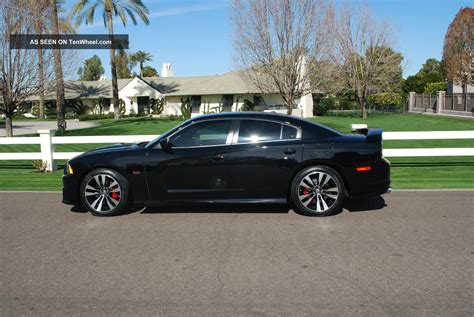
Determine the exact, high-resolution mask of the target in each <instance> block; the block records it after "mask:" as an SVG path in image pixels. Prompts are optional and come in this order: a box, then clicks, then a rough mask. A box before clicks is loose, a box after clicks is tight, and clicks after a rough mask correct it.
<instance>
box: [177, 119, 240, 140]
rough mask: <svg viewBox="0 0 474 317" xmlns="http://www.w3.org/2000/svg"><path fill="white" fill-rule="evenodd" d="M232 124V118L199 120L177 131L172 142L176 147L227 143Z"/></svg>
mask: <svg viewBox="0 0 474 317" xmlns="http://www.w3.org/2000/svg"><path fill="white" fill-rule="evenodd" d="M231 124H232V121H231V120H218V121H205V122H199V123H196V124H193V125H190V126H189V127H187V128H184V129H183V130H182V131H180V132H178V133H176V134H175V135H174V136H172V137H171V139H170V142H171V144H172V145H173V146H176V147H188V146H203V145H221V144H225V143H226V141H227V136H228V134H229V130H230V126H231Z"/></svg>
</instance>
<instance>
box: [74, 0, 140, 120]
mask: <svg viewBox="0 0 474 317" xmlns="http://www.w3.org/2000/svg"><path fill="white" fill-rule="evenodd" d="M98 7H102V10H103V18H104V26H105V27H107V30H108V32H109V36H110V38H111V39H112V38H113V34H114V29H113V18H114V16H115V17H117V16H118V17H119V18H120V20H121V21H122V23H123V25H124V26H125V25H126V24H127V20H128V18H127V15H128V16H129V17H130V19H131V20H132V22H133V24H134V25H136V24H137V19H136V17H135V14H137V15H138V16H139V17H140V18H141V19H142V21H143V22H144V23H145V24H146V25H148V24H149V21H148V13H149V12H148V9H147V7H146V6H145V5H144V4H143V3H142V1H141V0H77V2H76V3H75V4H74V6H73V8H72V10H71V15H70V17H74V16H75V17H76V25H77V26H78V25H80V24H81V22H82V20H83V19H84V18H85V19H86V20H85V21H86V24H92V23H93V22H94V13H95V12H96V11H97V8H98ZM110 68H111V71H112V96H113V104H114V117H115V120H119V119H120V112H119V97H118V83H117V69H116V62H115V48H114V46H113V45H112V46H111V47H110Z"/></svg>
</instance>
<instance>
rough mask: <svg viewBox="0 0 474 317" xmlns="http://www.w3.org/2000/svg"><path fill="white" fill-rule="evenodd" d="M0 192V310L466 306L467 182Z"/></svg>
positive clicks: (470, 247) (303, 311)
mask: <svg viewBox="0 0 474 317" xmlns="http://www.w3.org/2000/svg"><path fill="white" fill-rule="evenodd" d="M59 201H60V194H56V193H44V194H35V193H0V210H1V212H0V217H1V221H0V241H1V262H0V275H1V280H0V282H1V283H0V285H1V291H0V315H2V316H9V315H53V314H54V315H62V314H88V315H91V314H92V315H114V316H115V315H130V314H133V315H136V314H138V315H145V314H147V315H150V314H153V315H172V316H173V315H175V316H178V315H179V316H182V315H205V316H208V315H216V316H222V315H311V316H313V315H321V314H323V315H324V314H337V315H348V314H351V315H352V314H356V315H364V316H365V315H376V316H380V315H415V314H416V315H466V316H467V315H472V313H473V311H474V307H473V303H474V265H473V264H474V263H473V259H474V243H473V241H474V230H473V228H474V217H473V205H474V192H473V191H452V192H434V191H427V192H394V193H392V194H390V195H386V196H384V197H383V198H377V199H372V200H366V201H360V202H351V203H349V204H346V209H345V210H344V211H343V212H342V213H340V214H338V215H336V216H333V217H327V218H308V217H303V216H299V215H296V214H295V213H294V212H293V211H291V210H288V208H286V207H284V206H227V207H226V206H214V207H173V208H171V207H161V208H151V209H145V210H142V211H138V212H135V213H131V214H128V215H124V216H119V217H114V218H96V217H93V216H91V215H90V214H88V213H81V212H77V211H71V207H70V206H65V205H62V204H61V203H60V202H59Z"/></svg>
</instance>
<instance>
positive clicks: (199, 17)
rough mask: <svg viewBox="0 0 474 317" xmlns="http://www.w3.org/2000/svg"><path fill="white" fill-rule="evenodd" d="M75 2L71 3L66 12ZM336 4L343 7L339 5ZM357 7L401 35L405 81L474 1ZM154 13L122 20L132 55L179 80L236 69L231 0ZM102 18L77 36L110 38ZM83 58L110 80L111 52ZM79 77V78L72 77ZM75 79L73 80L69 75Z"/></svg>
mask: <svg viewBox="0 0 474 317" xmlns="http://www.w3.org/2000/svg"><path fill="white" fill-rule="evenodd" d="M74 2H75V0H66V3H65V9H66V10H67V9H68V8H70V7H71V6H72V4H73V3H74ZM336 2H338V3H340V1H339V0H336ZM352 2H354V3H357V4H365V5H368V6H369V7H370V8H371V10H372V12H373V14H374V16H375V17H376V18H377V19H379V20H388V21H389V22H390V23H391V25H392V26H393V27H394V29H395V30H396V34H397V35H396V39H397V42H396V44H395V50H397V51H399V52H401V53H402V54H403V56H404V61H403V64H402V66H403V69H404V71H403V74H404V76H405V77H406V76H409V75H414V74H416V73H417V72H418V70H419V69H420V67H421V65H422V64H423V63H424V62H425V61H426V59H428V58H436V59H438V60H439V59H441V55H442V49H443V39H444V35H445V33H446V30H447V28H448V25H449V24H450V23H451V22H452V20H453V18H454V16H455V15H456V13H457V12H458V11H459V9H460V8H461V7H465V6H471V7H472V6H474V0H368V1H356V0H352ZM143 3H144V4H145V5H146V6H147V8H148V9H149V11H150V16H149V18H150V24H149V25H148V26H146V25H145V24H144V23H143V22H142V21H141V20H139V19H138V24H137V25H136V26H135V25H133V23H131V21H130V22H129V24H128V25H127V26H126V27H123V25H122V24H121V23H120V22H119V21H116V22H115V23H114V32H115V33H116V34H119V33H123V34H128V35H129V41H130V51H132V52H133V51H137V50H143V51H146V52H149V53H151V54H152V55H153V60H152V61H151V62H148V63H147V64H146V65H150V66H152V67H154V68H156V69H157V70H158V72H161V67H162V65H163V63H171V65H172V67H173V69H174V75H175V76H200V75H212V74H221V73H225V72H228V71H231V70H232V69H233V64H234V63H233V57H232V56H233V53H234V52H233V47H232V32H233V30H232V25H231V22H230V19H229V14H230V10H231V3H232V2H231V0H143ZM106 32H107V31H106V29H105V27H104V25H103V22H102V13H101V12H100V13H98V14H97V13H96V17H95V20H94V23H93V24H92V25H87V26H86V25H85V24H83V25H82V26H81V27H80V28H79V29H78V30H77V33H106ZM79 53H80V56H81V58H83V59H85V58H89V57H91V56H92V55H94V54H96V55H98V56H99V57H100V58H101V60H102V64H103V66H104V68H105V71H106V72H105V75H106V76H107V78H110V77H111V75H110V66H109V51H108V50H80V52H79ZM71 75H73V76H71V77H74V76H75V74H71ZM68 77H69V76H68Z"/></svg>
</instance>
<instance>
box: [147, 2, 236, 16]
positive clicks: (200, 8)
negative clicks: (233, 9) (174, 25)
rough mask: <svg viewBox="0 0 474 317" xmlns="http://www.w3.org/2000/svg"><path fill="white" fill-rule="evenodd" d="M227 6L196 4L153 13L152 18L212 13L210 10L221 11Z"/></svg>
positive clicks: (223, 4) (222, 3)
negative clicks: (203, 12) (204, 12)
mask: <svg viewBox="0 0 474 317" xmlns="http://www.w3.org/2000/svg"><path fill="white" fill-rule="evenodd" d="M225 6H227V3H224V2H220V3H205V4H195V5H189V6H183V7H175V8H168V9H163V10H158V11H154V12H151V13H150V18H155V17H165V16H172V15H181V14H186V13H191V12H199V11H210V10H215V9H220V8H223V7H225Z"/></svg>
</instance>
